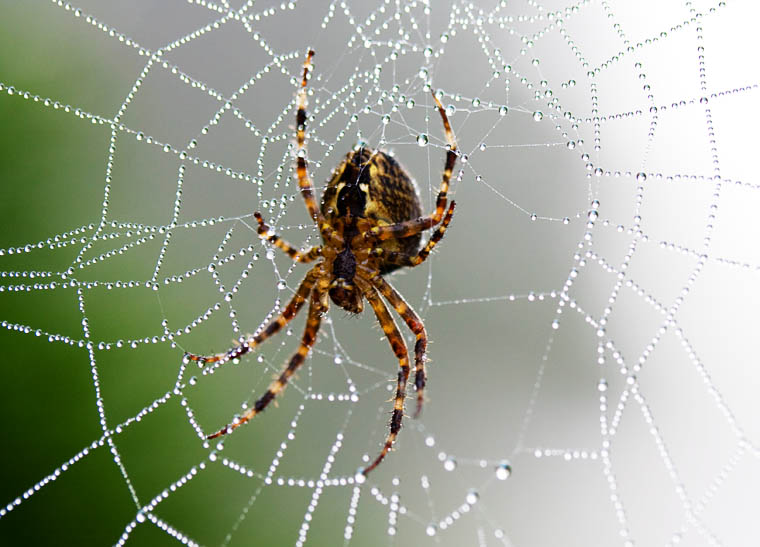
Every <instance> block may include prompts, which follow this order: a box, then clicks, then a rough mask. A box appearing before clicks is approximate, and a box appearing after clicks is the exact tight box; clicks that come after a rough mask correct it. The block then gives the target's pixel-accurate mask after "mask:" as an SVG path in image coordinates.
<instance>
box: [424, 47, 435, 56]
mask: <svg viewBox="0 0 760 547" xmlns="http://www.w3.org/2000/svg"><path fill="white" fill-rule="evenodd" d="M422 54H423V55H424V56H425V58H426V59H429V58H430V57H432V56H433V48H432V47H430V46H428V47H426V48H425V49H424V50H423V51H422Z"/></svg>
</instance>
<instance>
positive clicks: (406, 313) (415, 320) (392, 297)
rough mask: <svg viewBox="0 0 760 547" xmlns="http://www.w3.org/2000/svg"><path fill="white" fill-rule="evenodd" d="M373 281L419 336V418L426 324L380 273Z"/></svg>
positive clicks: (416, 383)
mask: <svg viewBox="0 0 760 547" xmlns="http://www.w3.org/2000/svg"><path fill="white" fill-rule="evenodd" d="M371 283H372V285H373V286H374V287H375V288H376V289H377V290H378V291H380V294H382V295H383V296H384V297H385V299H386V300H387V301H388V302H390V303H391V306H393V309H394V310H396V313H398V314H399V315H400V316H401V318H402V319H403V320H404V322H405V323H406V326H407V327H409V330H411V331H412V332H413V333H414V334H415V335H416V336H417V341H416V342H415V343H414V386H415V388H416V390H417V409H416V410H415V412H414V417H415V418H417V417H418V416H419V415H420V412H422V403H423V402H424V400H425V396H424V392H425V380H426V378H427V375H426V374H425V360H426V356H425V351H426V350H427V343H428V337H427V332H426V331H425V325H424V324H423V323H422V319H420V316H419V315H417V312H415V311H414V309H413V308H412V307H411V306H410V305H409V303H408V302H407V301H406V300H404V297H403V296H401V295H400V294H399V292H398V291H397V290H396V289H395V288H393V285H391V284H390V283H388V282H387V281H386V280H385V279H383V278H382V277H381V276H379V275H376V276H375V277H373V278H372V280H371Z"/></svg>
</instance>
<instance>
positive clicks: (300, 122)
mask: <svg viewBox="0 0 760 547" xmlns="http://www.w3.org/2000/svg"><path fill="white" fill-rule="evenodd" d="M312 57H314V50H311V49H310V50H309V53H308V54H307V55H306V60H305V61H304V63H303V78H301V89H300V90H299V91H298V110H297V111H296V143H297V144H298V151H297V153H296V173H297V174H298V187H299V188H300V189H301V196H303V199H304V201H305V202H306V209H307V210H308V211H309V216H311V218H312V220H314V222H316V223H317V226H319V227H320V229H321V227H322V225H323V224H324V223H325V222H324V218H323V217H322V212H321V211H320V210H319V205H318V204H317V200H316V198H315V197H314V184H313V183H312V182H311V179H310V178H309V173H308V172H307V169H306V168H307V162H306V146H305V144H304V143H305V141H306V84H307V82H308V79H309V69H310V68H311V59H312Z"/></svg>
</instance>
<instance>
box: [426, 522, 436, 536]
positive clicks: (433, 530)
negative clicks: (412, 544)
mask: <svg viewBox="0 0 760 547" xmlns="http://www.w3.org/2000/svg"><path fill="white" fill-rule="evenodd" d="M425 533H426V534H427V535H429V536H430V537H433V536H434V535H435V534H436V533H438V527H437V526H436V525H435V524H428V525H427V528H425Z"/></svg>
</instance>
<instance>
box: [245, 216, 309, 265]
mask: <svg viewBox="0 0 760 547" xmlns="http://www.w3.org/2000/svg"><path fill="white" fill-rule="evenodd" d="M253 216H255V217H256V220H257V221H258V223H259V227H258V233H259V237H260V238H261V239H266V240H267V241H268V242H269V243H271V244H272V245H274V246H275V247H277V248H278V249H281V250H282V251H283V252H284V253H285V254H286V255H288V256H289V257H290V258H292V259H293V260H294V261H296V262H301V263H306V262H311V261H313V260H315V259H317V258H319V257H320V256H322V247H321V246H319V245H318V246H316V247H312V248H311V249H309V250H308V251H307V252H305V253H302V252H301V251H299V250H298V249H296V248H295V247H293V245H291V244H290V243H288V242H287V241H285V240H284V239H282V238H280V236H278V235H277V234H272V233H270V232H269V226H267V225H266V222H264V218H263V217H262V216H261V213H259V212H258V211H256V212H255V213H253Z"/></svg>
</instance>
